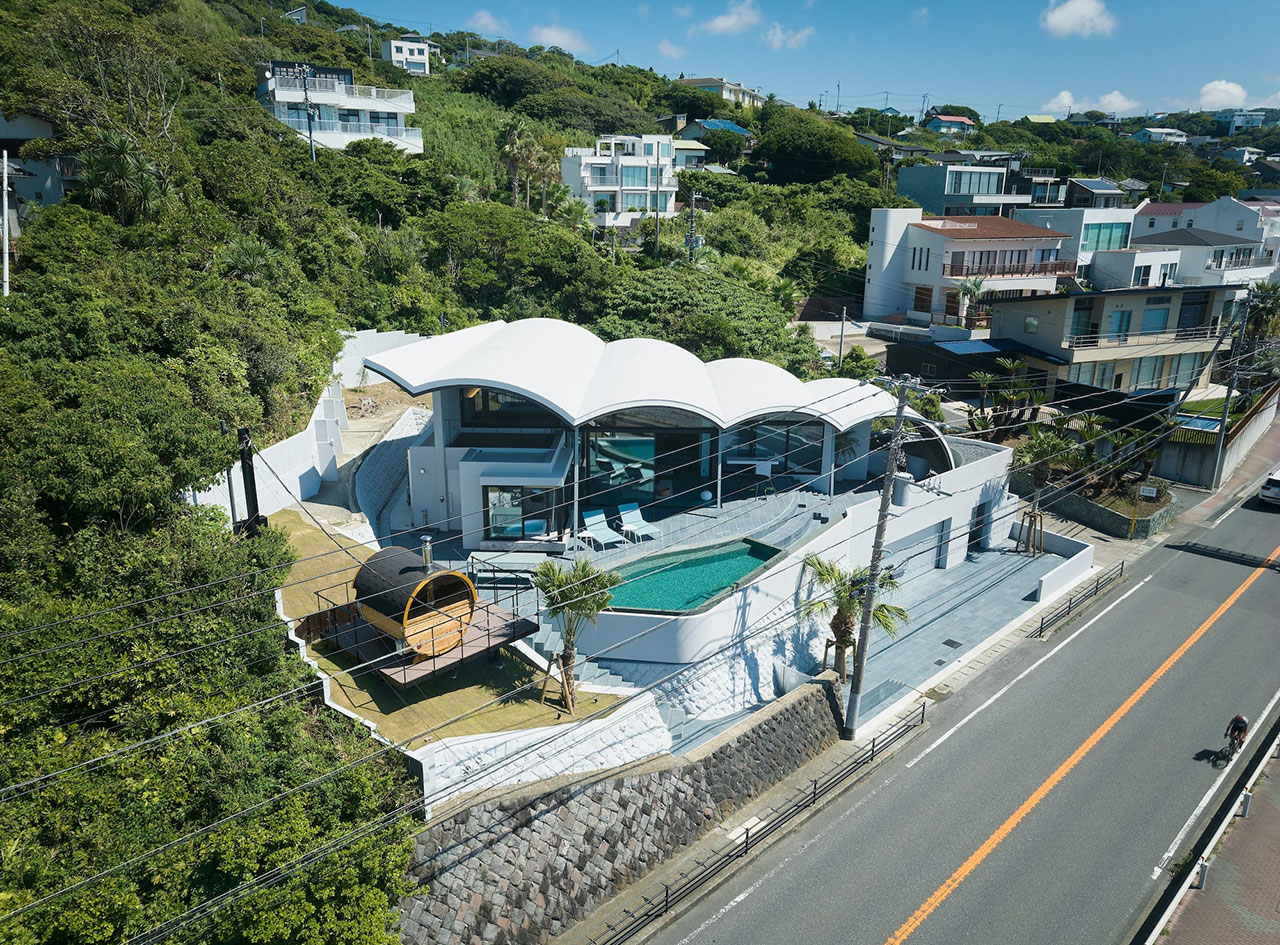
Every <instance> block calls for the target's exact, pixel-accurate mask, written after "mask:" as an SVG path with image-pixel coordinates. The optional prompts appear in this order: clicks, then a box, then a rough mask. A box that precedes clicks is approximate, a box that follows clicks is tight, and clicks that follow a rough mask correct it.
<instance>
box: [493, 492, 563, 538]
mask: <svg viewBox="0 0 1280 945" xmlns="http://www.w3.org/2000/svg"><path fill="white" fill-rule="evenodd" d="M559 495H560V490H559V489H548V488H544V487H541V486H485V487H484V536H485V538H487V539H491V540H494V541H516V540H518V539H521V538H536V537H538V536H539V535H545V534H547V533H549V532H553V531H557V530H558V527H557V522H558V520H559V518H560V510H559V506H560V502H559V501H558V499H559Z"/></svg>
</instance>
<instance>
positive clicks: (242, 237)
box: [222, 233, 276, 282]
mask: <svg viewBox="0 0 1280 945" xmlns="http://www.w3.org/2000/svg"><path fill="white" fill-rule="evenodd" d="M275 255H276V253H275V251H274V250H273V249H272V248H271V247H270V246H269V245H268V244H267V243H266V241H264V240H262V239H260V238H259V237H257V236H253V235H251V234H243V233H241V234H237V235H236V236H235V237H233V238H232V240H231V243H230V244H229V245H228V246H227V250H226V252H225V253H223V256H222V271H223V272H224V273H225V274H226V275H228V276H230V277H231V278H232V279H240V280H241V281H243V282H257V281H258V280H259V279H261V278H262V277H263V276H264V275H265V274H266V271H267V267H268V266H269V265H270V264H271V261H272V260H273V259H274V258H275Z"/></svg>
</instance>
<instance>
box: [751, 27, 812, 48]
mask: <svg viewBox="0 0 1280 945" xmlns="http://www.w3.org/2000/svg"><path fill="white" fill-rule="evenodd" d="M814 32H816V31H815V30H814V28H813V27H812V26H806V27H805V28H804V29H802V30H788V29H783V26H782V24H781V23H779V22H778V21H777V20H774V21H773V25H772V26H770V27H769V28H768V29H767V30H765V32H764V35H763V36H761V37H760V38H761V39H763V40H764V41H765V43H766V44H767V45H768V47H769V48H770V49H772V50H773V51H774V52H777V51H778V50H780V49H783V48H784V47H785V48H786V49H799V48H800V47H801V46H803V45H804V44H805V43H807V42H809V40H810V38H811V37H812V36H813V34H814Z"/></svg>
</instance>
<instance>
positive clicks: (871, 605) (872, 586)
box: [840, 377, 912, 741]
mask: <svg viewBox="0 0 1280 945" xmlns="http://www.w3.org/2000/svg"><path fill="white" fill-rule="evenodd" d="M911 383H912V379H911V378H909V377H904V378H902V379H901V380H900V381H899V382H898V413H897V415H896V416H895V418H894V421H893V437H892V439H890V440H889V455H888V456H887V457H885V465H884V483H883V484H882V485H881V487H880V515H879V518H878V519H877V520H876V537H875V540H874V541H873V542H872V544H871V564H870V565H869V567H868V568H867V584H866V590H865V592H864V593H863V595H862V623H861V625H860V626H859V628H858V652H857V655H856V657H855V658H854V662H853V682H852V683H851V685H850V686H849V705H848V707H847V708H846V710H845V715H844V729H843V730H842V731H841V732H840V737H841V738H842V739H844V740H845V741H853V737H854V734H855V733H856V732H857V730H858V710H859V709H860V708H861V707H862V679H863V676H864V675H865V674H866V670H867V645H868V643H869V641H870V638H871V615H872V613H873V612H874V611H875V607H876V584H877V582H878V581H879V580H880V561H881V559H882V558H883V557H884V532H885V526H886V525H887V524H888V522H889V503H890V502H891V501H892V500H893V484H894V482H895V480H896V479H897V478H898V453H899V450H900V449H901V448H902V422H903V420H904V418H905V417H906V413H907V388H908V386H909V385H910V384H911Z"/></svg>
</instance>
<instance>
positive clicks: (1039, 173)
mask: <svg viewBox="0 0 1280 945" xmlns="http://www.w3.org/2000/svg"><path fill="white" fill-rule="evenodd" d="M1022 176H1023V177H1037V178H1041V179H1044V178H1051V177H1057V176H1058V169H1057V168H1055V167H1024V168H1023V169H1022Z"/></svg>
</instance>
